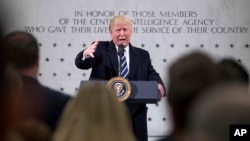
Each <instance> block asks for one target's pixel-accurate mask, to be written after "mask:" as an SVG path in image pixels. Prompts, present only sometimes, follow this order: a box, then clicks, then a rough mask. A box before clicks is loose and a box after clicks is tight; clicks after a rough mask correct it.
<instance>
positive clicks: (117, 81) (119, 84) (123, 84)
mask: <svg viewBox="0 0 250 141" xmlns="http://www.w3.org/2000/svg"><path fill="white" fill-rule="evenodd" d="M106 85H107V86H108V87H110V88H111V89H113V90H114V91H115V94H116V97H117V99H118V101H120V102H121V101H125V100H126V99H127V98H128V97H129V96H130V93H131V85H130V83H129V81H128V80H127V79H125V78H123V77H120V76H118V77H114V78H112V79H110V80H109V81H108V82H107V83H106Z"/></svg>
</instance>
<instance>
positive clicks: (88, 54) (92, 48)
mask: <svg viewBox="0 0 250 141" xmlns="http://www.w3.org/2000/svg"><path fill="white" fill-rule="evenodd" d="M97 45H98V40H97V39H96V40H95V42H94V43H93V44H92V45H91V46H90V47H88V48H86V49H85V50H84V52H83V56H85V57H86V58H88V57H92V58H94V57H95V56H94V53H95V50H96V48H97Z"/></svg>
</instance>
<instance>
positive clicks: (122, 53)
mask: <svg viewBox="0 0 250 141" xmlns="http://www.w3.org/2000/svg"><path fill="white" fill-rule="evenodd" d="M124 48H125V46H124V45H123V44H120V45H118V56H119V62H118V63H119V66H118V73H119V74H118V75H119V76H121V59H122V56H123V55H124V51H125V50H124Z"/></svg>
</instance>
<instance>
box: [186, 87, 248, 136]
mask: <svg viewBox="0 0 250 141" xmlns="http://www.w3.org/2000/svg"><path fill="white" fill-rule="evenodd" d="M190 109H191V110H190V114H189V118H188V128H187V130H186V131H187V137H188V138H187V140H186V141H229V137H230V125H249V123H250V113H249V111H250V95H249V91H248V86H247V85H246V84H243V83H230V84H229V83H225V84H224V85H219V86H218V87H216V88H213V89H211V90H208V91H206V92H205V93H204V94H202V96H201V97H200V98H199V100H197V102H195V103H194V104H193V105H192V108H190ZM241 138H243V137H241ZM240 140H241V139H240Z"/></svg>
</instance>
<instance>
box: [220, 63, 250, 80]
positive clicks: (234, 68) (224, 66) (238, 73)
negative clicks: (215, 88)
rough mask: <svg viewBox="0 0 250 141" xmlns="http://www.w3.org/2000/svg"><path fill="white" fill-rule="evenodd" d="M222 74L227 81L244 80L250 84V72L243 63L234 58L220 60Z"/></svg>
mask: <svg viewBox="0 0 250 141" xmlns="http://www.w3.org/2000/svg"><path fill="white" fill-rule="evenodd" d="M218 67H219V69H220V71H221V76H222V78H223V80H225V82H235V81H237V82H242V83H246V84H249V73H248V71H247V69H246V68H245V66H243V64H241V63H239V62H237V61H236V60H235V59H233V58H224V59H222V60H220V61H219V62H218Z"/></svg>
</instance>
